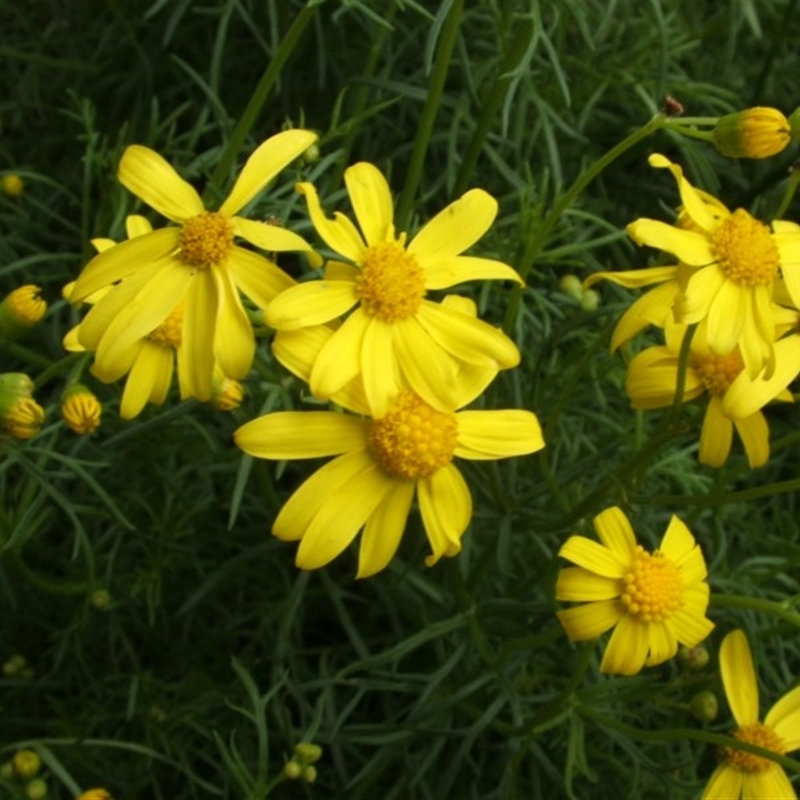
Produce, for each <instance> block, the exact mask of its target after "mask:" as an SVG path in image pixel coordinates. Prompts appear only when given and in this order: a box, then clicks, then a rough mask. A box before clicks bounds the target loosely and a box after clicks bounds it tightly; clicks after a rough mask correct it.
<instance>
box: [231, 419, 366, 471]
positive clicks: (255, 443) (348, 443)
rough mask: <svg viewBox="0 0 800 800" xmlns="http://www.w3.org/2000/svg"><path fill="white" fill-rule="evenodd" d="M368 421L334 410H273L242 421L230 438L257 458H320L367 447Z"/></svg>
mask: <svg viewBox="0 0 800 800" xmlns="http://www.w3.org/2000/svg"><path fill="white" fill-rule="evenodd" d="M368 425H369V423H368V422H367V421H366V420H363V419H359V418H358V417H352V416H350V415H348V414H337V413H334V412H333V411H276V412H273V413H272V414H265V415H264V416H263V417H259V418H258V419H254V420H251V421H250V422H247V423H245V424H244V425H242V426H241V427H240V428H238V429H237V430H236V432H235V433H234V434H233V440H234V441H235V442H236V444H237V445H238V446H239V447H240V448H241V449H242V450H244V452H245V453H248V454H249V455H251V456H256V457H258V458H271V459H274V460H281V459H295V458H323V457H325V456H335V455H339V454H340V453H347V452H349V451H351V450H358V449H361V448H364V447H366V446H367V434H368Z"/></svg>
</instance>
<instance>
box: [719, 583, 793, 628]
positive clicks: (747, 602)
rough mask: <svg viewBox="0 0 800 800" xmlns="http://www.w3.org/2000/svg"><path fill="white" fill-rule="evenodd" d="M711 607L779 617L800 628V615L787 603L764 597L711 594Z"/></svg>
mask: <svg viewBox="0 0 800 800" xmlns="http://www.w3.org/2000/svg"><path fill="white" fill-rule="evenodd" d="M711 605H712V606H718V607H719V608H743V609H746V610H748V611H757V612H758V613H760V614H766V615H767V616H773V617H779V618H780V619H782V620H783V621H784V622H788V623H789V624H790V625H794V626H796V627H798V628H800V614H798V613H797V612H796V611H793V610H792V609H791V608H788V607H787V605H786V603H777V602H775V601H774V600H765V599H764V598H763V597H747V596H746V595H741V594H717V593H716V592H712V593H711Z"/></svg>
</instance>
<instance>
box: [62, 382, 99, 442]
mask: <svg viewBox="0 0 800 800" xmlns="http://www.w3.org/2000/svg"><path fill="white" fill-rule="evenodd" d="M102 411H103V407H102V406H101V405H100V401H99V400H98V399H97V398H96V397H95V396H94V395H93V394H92V392H90V391H89V389H87V388H86V387H85V386H84V385H83V384H82V383H73V384H72V385H71V386H69V387H68V388H67V389H66V390H65V391H64V394H63V395H62V396H61V416H62V417H63V418H64V422H66V423H67V427H68V428H69V429H70V430H71V431H73V432H74V433H77V434H79V435H83V434H86V433H92V432H93V431H96V430H97V429H98V428H99V427H100V415H101V414H102Z"/></svg>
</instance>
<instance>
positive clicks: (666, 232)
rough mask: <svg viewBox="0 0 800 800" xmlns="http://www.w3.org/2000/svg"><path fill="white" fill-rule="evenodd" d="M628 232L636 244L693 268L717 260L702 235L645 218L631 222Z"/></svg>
mask: <svg viewBox="0 0 800 800" xmlns="http://www.w3.org/2000/svg"><path fill="white" fill-rule="evenodd" d="M626 230H627V232H628V236H630V237H631V239H633V241H634V242H636V244H639V245H647V246H648V247H655V248H657V249H658V250H665V251H666V252H667V253H672V255H674V256H676V257H677V258H679V259H680V260H681V261H683V262H684V263H685V264H688V265H689V266H691V267H702V266H705V265H706V264H712V263H713V262H714V260H715V258H714V252H713V250H712V248H711V244H710V242H709V241H708V239H707V238H706V237H705V236H703V235H702V234H701V233H696V232H695V231H686V230H682V229H681V228H676V227H675V226H674V225H668V224H667V223H666V222H659V221H658V220H656V219H646V218H644V217H642V218H641V219H637V220H635V221H634V222H631V223H630V225H628V227H627V228H626Z"/></svg>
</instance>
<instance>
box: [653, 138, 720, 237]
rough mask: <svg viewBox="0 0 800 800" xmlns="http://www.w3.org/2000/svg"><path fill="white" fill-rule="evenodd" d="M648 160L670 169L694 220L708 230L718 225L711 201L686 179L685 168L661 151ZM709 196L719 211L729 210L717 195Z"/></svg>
mask: <svg viewBox="0 0 800 800" xmlns="http://www.w3.org/2000/svg"><path fill="white" fill-rule="evenodd" d="M648 161H649V162H650V166H651V167H655V168H656V169H664V168H666V169H669V171H670V172H671V173H672V175H673V177H674V178H675V181H676V182H677V184H678V191H679V192H680V195H681V202H682V203H683V207H684V209H685V211H686V213H687V214H688V215H689V216H690V217H691V219H692V222H694V223H695V225H698V226H699V227H700V228H702V229H703V230H704V231H706V232H710V231H713V230H714V229H715V228H716V226H717V216H715V215H714V214H713V213H712V211H711V209H710V208H709V203H708V202H706V201H705V200H704V199H703V195H702V194H701V193H700V192H699V191H698V190H697V189H695V188H694V186H692V184H691V183H689V181H687V180H686V178H685V177H684V175H683V170H682V169H681V168H680V167H679V166H678V165H677V164H673V163H672V162H671V161H670V160H669V159H668V158H665V157H664V156H662V155H661V154H660V153H653V154H652V155H651V156H650V158H649V159H648ZM708 197H709V200H710V201H711V202H712V203H713V205H714V206H717V209H718V211H719V210H722V211H723V212H724V211H727V209H726V208H725V206H724V205H722V204H721V203H720V202H719V201H718V200H717V199H716V198H715V197H711V196H708ZM726 216H727V215H726Z"/></svg>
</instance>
